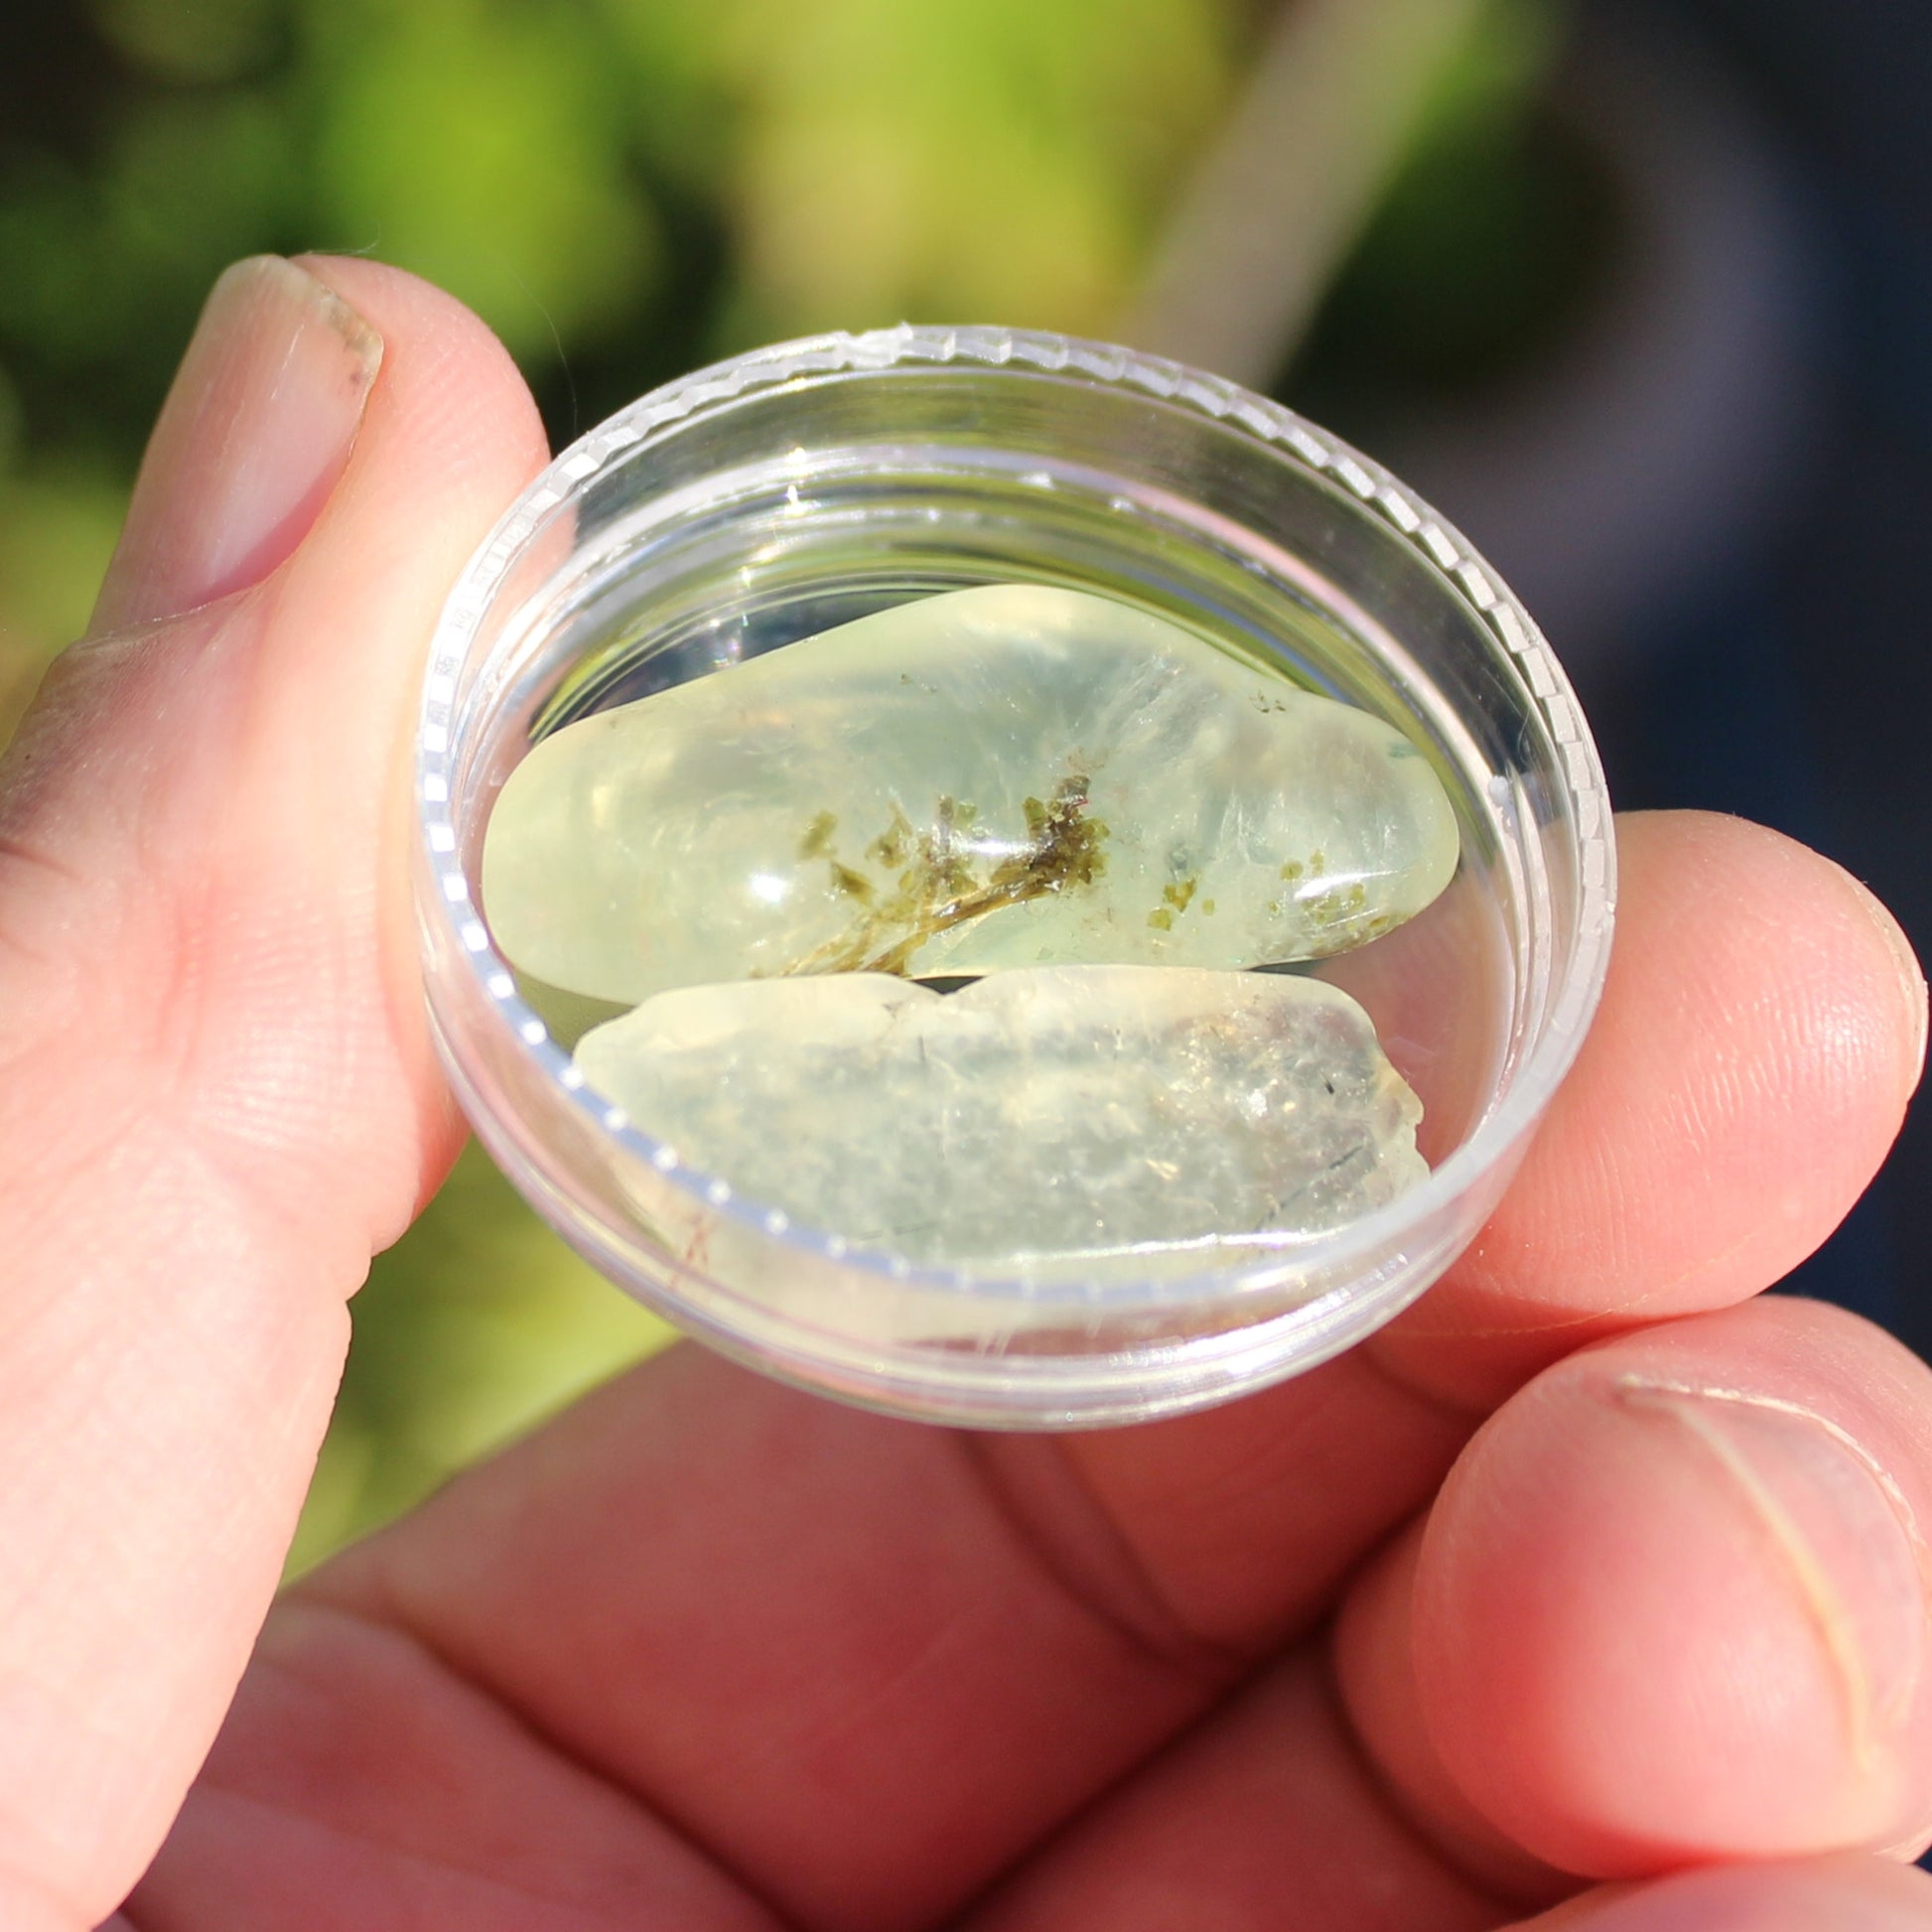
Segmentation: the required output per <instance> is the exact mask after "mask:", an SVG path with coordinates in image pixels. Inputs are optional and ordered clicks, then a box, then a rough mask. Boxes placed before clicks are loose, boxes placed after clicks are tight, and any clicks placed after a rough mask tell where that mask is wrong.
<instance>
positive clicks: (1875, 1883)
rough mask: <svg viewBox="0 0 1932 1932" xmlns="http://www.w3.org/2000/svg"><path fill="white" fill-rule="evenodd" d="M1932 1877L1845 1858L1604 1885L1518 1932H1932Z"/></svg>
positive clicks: (1734, 1867) (1732, 1867)
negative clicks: (1634, 1883)
mask: <svg viewBox="0 0 1932 1932" xmlns="http://www.w3.org/2000/svg"><path fill="white" fill-rule="evenodd" d="M1928 1928H1932V1878H1929V1877H1927V1875H1926V1874H1925V1873H1924V1872H1922V1871H1916V1870H1913V1869H1912V1868H1911V1867H1909V1866H1906V1865H1898V1864H1892V1863H1888V1862H1886V1861H1885V1860H1882V1859H1865V1858H1855V1857H1845V1856H1841V1857H1838V1858H1826V1859H1815V1860H1806V1861H1804V1862H1802V1863H1797V1862H1783V1863H1776V1864H1763V1865H1727V1866H1719V1867H1716V1868H1715V1869H1711V1870H1705V1871H1685V1872H1680V1873H1678V1874H1677V1876H1675V1877H1672V1878H1660V1879H1656V1880H1653V1881H1652V1882H1651V1883H1649V1884H1643V1885H1606V1886H1604V1887H1602V1888H1600V1889H1598V1890H1595V1891H1590V1892H1587V1893H1585V1894H1584V1896H1583V1897H1581V1898H1577V1899H1574V1900H1572V1901H1571V1902H1570V1903H1569V1904H1567V1905H1563V1906H1560V1907H1559V1908H1558V1909H1557V1910H1555V1911H1553V1912H1546V1913H1544V1914H1543V1915H1542V1916H1541V1917H1539V1918H1535V1919H1530V1920H1528V1921H1526V1922H1525V1923H1523V1924H1522V1925H1520V1926H1518V1927H1517V1928H1516V1932H1928Z"/></svg>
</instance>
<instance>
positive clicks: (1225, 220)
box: [1119, 0, 1490, 389]
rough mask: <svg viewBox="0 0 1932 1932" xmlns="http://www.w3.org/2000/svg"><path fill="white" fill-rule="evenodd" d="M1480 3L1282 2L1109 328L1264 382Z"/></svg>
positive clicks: (1277, 367)
mask: <svg viewBox="0 0 1932 1932" xmlns="http://www.w3.org/2000/svg"><path fill="white" fill-rule="evenodd" d="M1489 4H1490V0H1286V4H1284V5H1283V7H1282V9H1281V13H1280V18H1279V20H1278V21H1277V22H1276V24H1275V26H1274V28H1273V29H1272V31H1271V32H1270V33H1269V36H1268V39H1267V41H1266V44H1265V45H1264V46H1263V47H1262V49H1261V51H1260V59H1259V63H1258V65H1257V67H1256V69H1255V72H1254V77H1253V79H1252V80H1251V81H1250V82H1249V84H1248V89H1247V92H1246V94H1245V95H1244V96H1243V97H1242V98H1241V100H1240V101H1239V102H1238V103H1237V105H1236V107H1235V109H1234V112H1233V114H1232V115H1231V116H1230V118H1229V120H1228V122H1227V125H1226V127H1225V129H1224V131H1223V133H1222V135H1221V138H1220V140H1219V141H1218V142H1216V143H1215V144H1214V145H1213V146H1212V147H1211V148H1210V149H1209V150H1208V151H1207V153H1206V154H1205V156H1204V157H1203V158H1202V161H1201V163H1200V165H1199V167H1198V169H1197V171H1196V173H1195V176H1194V179H1193V180H1192V182H1191V183H1190V184H1189V185H1188V187H1187V189H1186V190H1185V191H1184V192H1183V194H1182V196H1181V199H1180V202H1179V205H1178V206H1177V207H1176V208H1175V209H1174V211H1173V215H1172V217H1171V218H1170V220H1169V223H1168V226H1167V230H1166V232H1165V234H1164V236H1163V238H1162V240H1161V241H1160V243H1159V244H1157V247H1156V250H1155V253H1154V258H1153V260H1152V262H1151V264H1150V268H1149V273H1148V275H1147V277H1146V279H1145V281H1144V283H1143V286H1142V289H1141V293H1140V295H1139V297H1138V298H1137V299H1136V301H1135V302H1134V303H1133V305H1132V306H1131V308H1130V309H1129V311H1128V313H1127V315H1126V317H1125V319H1124V320H1123V322H1122V324H1121V326H1120V331H1119V334H1120V339H1121V340H1122V341H1123V342H1126V343H1129V344H1131V345H1133V346H1134V347H1136V348H1141V349H1147V350H1150V351H1152V352H1153V353H1155V354H1157V355H1171V356H1173V357H1174V358H1175V359H1176V360H1177V361H1182V362H1190V363H1193V364H1194V365H1196V366H1197V367H1200V368H1206V369H1212V370H1213V371H1214V372H1215V373H1216V374H1218V375H1224V376H1228V377H1230V378H1231V379H1232V380H1234V381H1236V382H1241V383H1245V384H1247V385H1249V386H1250V387H1253V388H1262V389H1265V388H1267V387H1268V386H1269V385H1270V383H1271V382H1272V381H1273V380H1274V379H1275V377H1276V376H1277V375H1279V373H1280V372H1281V370H1282V368H1283V367H1284V366H1285V365H1286V364H1287V362H1288V359H1289V357H1290V355H1291V353H1292V352H1293V350H1294V348H1295V346H1296V345H1297V344H1298V343H1299V342H1300V341H1301V339H1302V336H1303V334H1304V333H1305V332H1306V330H1307V328H1308V326H1309V324H1310V322H1311V319H1312V317H1313V314H1314V311H1315V308H1316V306H1317V305H1318V304H1319V302H1320V300H1321V297H1322V295H1323V293H1324V292H1325V291H1326V289H1327V287H1328V284H1329V283H1330V281H1331V280H1332V279H1333V277H1334V274H1335V271H1336V269H1337V268H1339V267H1340V265H1341V262H1342V260H1343V258H1344V257H1345V256H1346V254H1347V252H1348V250H1349V248H1350V246H1351V245H1352V244H1353V242H1354V241H1355V239H1356V237H1357V235H1358V234H1359V233H1360V232H1361V230H1362V228H1363V226H1364V225H1365V224H1366V222H1367V220H1368V218H1369V216H1370V215H1371V214H1372V213H1373V212H1374V210H1375V207H1376V204H1377V202H1378V200H1379V199H1380V197H1381V195H1382V192H1383V191H1384V190H1385V189H1386V188H1387V186H1388V185H1389V182H1390V180H1391V179H1392V178H1393V176H1394V174H1395V172H1396V170H1397V169H1398V168H1399V167H1400V166H1401V164H1402V162H1403V160H1404V158H1405V157H1406V156H1407V154H1408V153H1409V150H1410V147H1411V145H1412V143H1413V142H1414V140H1415V138H1416V136H1417V135H1418V134H1419V133H1420V132H1421V130H1422V129H1423V127H1424V126H1425V125H1426V123H1427V120H1428V114H1429V109H1430V107H1431V105H1432V102H1433V99H1434V97H1435V90H1436V88H1437V86H1438V84H1439V82H1440V80H1441V78H1442V75H1443V73H1444V71H1445V69H1446V68H1447V67H1448V65H1449V63H1450V62H1451V61H1453V60H1454V58H1455V56H1456V55H1457V53H1458V52H1459V51H1460V50H1461V49H1462V47H1463V46H1464V45H1465V43H1466V42H1467V40H1468V38H1469V36H1470V34H1471V33H1472V32H1473V31H1474V29H1475V28H1476V27H1477V25H1478V24H1479V22H1480V19H1481V16H1482V15H1483V13H1484V12H1485V11H1486V10H1487V8H1488V6H1489Z"/></svg>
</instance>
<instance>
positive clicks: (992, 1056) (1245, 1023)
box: [577, 966, 1429, 1270]
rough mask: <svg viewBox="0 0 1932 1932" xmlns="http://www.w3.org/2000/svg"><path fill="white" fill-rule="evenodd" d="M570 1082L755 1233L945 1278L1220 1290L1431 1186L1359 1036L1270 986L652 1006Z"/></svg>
mask: <svg viewBox="0 0 1932 1932" xmlns="http://www.w3.org/2000/svg"><path fill="white" fill-rule="evenodd" d="M577 1063H578V1065H579V1066H580V1067H581V1068H582V1070H583V1072H584V1075H585V1077H586V1079H587V1080H588V1081H589V1083H590V1084H591V1086H592V1087H594V1088H595V1089H596V1090H597V1092H598V1093H600V1094H602V1095H603V1096H605V1097H606V1098H607V1099H609V1100H611V1101H614V1102H616V1103H617V1104H618V1105H619V1106H621V1107H622V1108H623V1109H624V1110H625V1111H626V1112H627V1113H628V1115H629V1116H630V1118H631V1119H632V1120H633V1121H634V1122H635V1123H636V1124H637V1125H638V1126H639V1127H641V1128H642V1129H644V1130H645V1131H646V1132H648V1133H649V1134H651V1135H653V1136H654V1137H656V1138H658V1139H660V1140H662V1141H664V1142H666V1143H668V1144H669V1145H670V1147H671V1148H673V1149H674V1150H675V1152H676V1155H677V1158H678V1160H679V1161H681V1162H682V1163H683V1164H684V1165H686V1166H687V1167H694V1168H696V1169H698V1170H700V1171H702V1172H703V1173H706V1174H715V1175H720V1176H723V1177H725V1178H726V1179H727V1180H728V1182H729V1184H730V1186H731V1188H732V1189H733V1191H734V1193H735V1194H736V1195H737V1196H739V1197H740V1198H741V1199H742V1200H744V1201H745V1202H746V1203H748V1204H749V1206H750V1207H755V1208H756V1209H757V1210H768V1209H772V1208H776V1209H778V1210H780V1211H781V1212H782V1213H783V1214H785V1215H786V1216H788V1217H789V1218H790V1219H791V1221H793V1222H795V1223H798V1224H801V1225H803V1226H804V1227H807V1228H811V1229H815V1230H818V1231H820V1232H823V1233H831V1234H837V1235H840V1236H842V1237H844V1238H845V1239H847V1240H848V1241H850V1242H852V1243H854V1244H855V1245H859V1246H862V1247H867V1248H873V1249H878V1250H883V1251H886V1252H888V1253H891V1254H897V1255H902V1256H904V1257H906V1258H908V1259H910V1260H912V1261H914V1262H917V1263H924V1264H929V1265H949V1266H967V1267H978V1268H980V1269H982V1270H993V1269H1003V1268H1009V1267H1013V1266H1016V1265H1020V1266H1024V1265H1025V1263H1026V1262H1027V1261H1028V1260H1029V1259H1030V1258H1034V1257H1039V1256H1063V1255H1069V1254H1073V1255H1078V1254H1091V1255H1094V1256H1096V1257H1100V1256H1115V1257H1118V1256H1120V1255H1121V1254H1122V1253H1123V1252H1124V1251H1145V1252H1146V1253H1147V1254H1148V1256H1149V1259H1150V1264H1151V1265H1152V1264H1153V1263H1155V1262H1157V1261H1168V1262H1171V1261H1172V1259H1173V1254H1174V1251H1175V1250H1177V1249H1184V1248H1193V1249H1197V1250H1198V1251H1199V1259H1200V1265H1201V1266H1202V1267H1203V1268H1207V1267H1211V1266H1214V1265H1216V1264H1217V1263H1222V1262H1225V1261H1227V1260H1228V1259H1230V1258H1232V1255H1233V1253H1234V1252H1235V1251H1241V1252H1248V1253H1253V1252H1254V1251H1256V1250H1265V1249H1267V1248H1270V1247H1279V1246H1283V1245H1288V1244H1293V1243H1294V1242H1295V1241H1297V1240H1300V1239H1303V1238H1306V1237H1310V1236H1313V1235H1317V1234H1320V1233H1323V1232H1325V1231H1327V1230H1329V1229H1332V1228H1335V1227H1338V1226H1340V1225H1341V1224H1343V1223H1344V1222H1347V1221H1350V1220H1352V1219H1354V1218H1356V1217H1357V1216H1359V1215H1361V1214H1364V1213H1366V1212H1368V1211H1370V1210H1371V1209H1373V1208H1375V1207H1378V1206H1380V1205H1381V1204H1382V1203H1383V1202H1385V1201H1388V1200H1390V1199H1392V1198H1393V1197H1394V1196H1395V1195H1396V1194H1398V1193H1399V1192H1401V1191H1402V1190H1403V1189H1404V1188H1406V1187H1409V1186H1412V1185H1414V1184H1415V1183H1416V1182H1418V1181H1420V1180H1422V1179H1423V1178H1425V1177H1426V1175H1427V1174H1428V1172H1429V1170H1428V1167H1427V1166H1426V1164H1425V1163H1424V1162H1423V1160H1422V1158H1421V1156H1420V1155H1418V1154H1417V1152H1416V1146H1415V1126H1416V1123H1417V1121H1418V1120H1419V1119H1420V1118H1421V1115H1422V1107H1421V1104H1420V1103H1419V1102H1418V1101H1417V1099H1416V1097H1415V1095H1414V1094H1413V1093H1412V1092H1411V1091H1410V1090H1409V1088H1408V1086H1407V1085H1405V1084H1404V1082H1403V1081H1402V1079H1401V1077H1400V1076H1399V1075H1398V1074H1397V1073H1396V1071H1395V1070H1394V1068H1393V1067H1391V1066H1390V1064H1389V1062H1388V1060H1387V1059H1386V1058H1385V1057H1384V1055H1383V1052H1382V1049H1381V1047H1380V1045H1379V1044H1378V1042H1377V1040H1376V1037H1375V1033H1374V1030H1373V1028H1372V1027H1371V1025H1370V1023H1369V1020H1368V1016H1367V1015H1366V1014H1365V1013H1363V1011H1362V1010H1361V1008H1360V1007H1359V1006H1357V1005H1356V1004H1355V1002H1354V1001H1352V1000H1351V999H1349V998H1348V996H1347V995H1346V994H1344V993H1342V992H1340V991H1338V990H1337V989H1336V988H1334V987H1331V986H1327V985H1324V984H1322V983H1321V982H1319V981H1316V980H1312V979H1307V978H1302V977H1299V976H1291V975H1286V974H1275V973H1234V972H1211V971H1201V970H1195V969H1189V968H1171V969H1162V968H1148V967H1136V966H1065V967H1042V968H1035V969H1031V970H1028V969H1022V970H1016V971H1013V972H1006V973H996V974H993V975H991V976H989V977H987V978H985V979H982V980H979V981H976V982H975V983H973V984H972V985H971V986H969V987H967V988H966V989H965V990H963V991H961V992H958V993H955V994H950V995H941V994H938V993H936V992H934V991H932V990H931V989H930V988H928V987H924V986H920V985H917V984H915V983H912V982H909V981H906V980H902V979H895V978H891V977H888V976H886V975H883V974H877V973H863V974H841V975H835V976H831V977H824V978H807V979H786V980H752V981H741V982H738V983H736V984H728V985H714V986H705V987H692V988H686V989H683V990H681V991H677V992H671V993H665V994H660V995H658V996H657V997H656V998H654V999H652V1000H649V1001H647V1002H645V1004H644V1005H642V1006H641V1007H639V1008H638V1009H637V1010H636V1011H635V1012H634V1013H631V1014H628V1015H626V1016H625V1017H624V1018H623V1019H621V1020H616V1021H613V1022H611V1023H610V1024H608V1025H606V1026H603V1027H600V1028H598V1029H596V1030H595V1031H594V1032H592V1033H590V1034H589V1035H586V1036H585V1038H584V1039H583V1040H582V1041H581V1042H580V1044H579V1046H578V1049H577Z"/></svg>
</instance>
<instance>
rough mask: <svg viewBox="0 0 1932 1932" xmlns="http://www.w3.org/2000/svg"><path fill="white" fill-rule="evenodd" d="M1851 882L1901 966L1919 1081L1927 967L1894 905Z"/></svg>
mask: <svg viewBox="0 0 1932 1932" xmlns="http://www.w3.org/2000/svg"><path fill="white" fill-rule="evenodd" d="M1847 877H1848V878H1849V877H1850V875H1849V874H1848V875H1847ZM1852 883H1853V885H1855V886H1856V887H1858V889H1859V897H1861V898H1862V899H1863V901H1864V909H1865V911H1866V912H1867V913H1868V914H1869V915H1870V918H1871V923H1872V924H1873V925H1875V926H1876V927H1877V928H1878V936H1879V937H1880V938H1881V939H1883V940H1884V942H1885V944H1886V945H1887V946H1888V947H1889V948H1890V950H1891V956H1892V963H1893V964H1894V965H1895V966H1896V967H1897V968H1898V978H1899V982H1900V984H1901V985H1902V986H1903V987H1904V989H1905V999H1906V1003H1907V1004H1908V1005H1909V1006H1910V1008H1911V1012H1912V1025H1913V1027H1914V1028H1915V1029H1916V1037H1917V1049H1918V1050H1917V1052H1916V1054H1915V1056H1914V1059H1913V1075H1912V1077H1913V1081H1914V1083H1916V1081H1917V1079H1918V1076H1919V1075H1920V1074H1922V1073H1923V1072H1924V1071H1925V1032H1926V1008H1925V969H1924V968H1923V967H1922V966H1921V965H1920V964H1919V963H1918V954H1917V953H1915V952H1914V951H1913V950H1912V942H1911V941H1910V940H1909V939H1908V938H1906V936H1905V928H1904V927H1903V926H1902V925H1900V924H1899V923H1898V921H1897V920H1896V919H1895V918H1893V917H1892V914H1891V908H1890V907H1889V906H1887V905H1886V903H1885V902H1884V900H1883V899H1881V898H1880V897H1878V896H1877V894H1876V893H1874V892H1873V891H1872V890H1871V889H1870V887H1868V886H1867V885H1865V884H1864V882H1863V880H1860V879H1853V880H1852Z"/></svg>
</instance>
